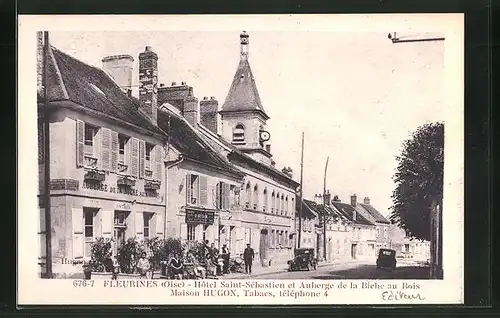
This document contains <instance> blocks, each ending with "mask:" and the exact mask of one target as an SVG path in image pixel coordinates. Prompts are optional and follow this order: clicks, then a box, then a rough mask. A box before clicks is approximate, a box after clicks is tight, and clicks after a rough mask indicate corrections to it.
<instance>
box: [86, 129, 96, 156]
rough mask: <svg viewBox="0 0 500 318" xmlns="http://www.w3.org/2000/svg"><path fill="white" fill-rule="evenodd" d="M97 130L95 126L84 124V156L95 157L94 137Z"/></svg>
mask: <svg viewBox="0 0 500 318" xmlns="http://www.w3.org/2000/svg"><path fill="white" fill-rule="evenodd" d="M98 130H99V129H98V128H97V127H95V126H92V125H89V124H85V140H84V148H83V150H84V154H85V155H86V156H89V157H95V156H96V137H97V131H98Z"/></svg>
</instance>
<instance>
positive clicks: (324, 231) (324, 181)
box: [323, 156, 330, 261]
mask: <svg viewBox="0 0 500 318" xmlns="http://www.w3.org/2000/svg"><path fill="white" fill-rule="evenodd" d="M328 159H330V157H329V156H328V157H326V164H325V176H324V178H323V204H324V205H325V209H324V210H323V258H324V259H325V261H326V206H327V205H328V203H329V202H327V196H326V171H327V169H328Z"/></svg>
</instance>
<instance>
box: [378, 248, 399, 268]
mask: <svg viewBox="0 0 500 318" xmlns="http://www.w3.org/2000/svg"><path fill="white" fill-rule="evenodd" d="M377 268H387V269H390V270H392V271H393V270H395V269H396V251H395V250H391V249H388V248H381V249H380V250H379V251H378V257H377Z"/></svg>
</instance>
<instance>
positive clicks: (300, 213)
mask: <svg viewBox="0 0 500 318" xmlns="http://www.w3.org/2000/svg"><path fill="white" fill-rule="evenodd" d="M303 181H304V132H302V150H301V155H300V192H299V233H298V234H297V240H298V242H297V248H300V241H301V240H302V196H303V194H304V184H303Z"/></svg>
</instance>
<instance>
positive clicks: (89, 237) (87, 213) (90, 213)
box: [83, 207, 98, 257]
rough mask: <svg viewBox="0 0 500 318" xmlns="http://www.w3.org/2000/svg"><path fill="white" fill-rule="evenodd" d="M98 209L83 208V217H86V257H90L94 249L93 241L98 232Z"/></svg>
mask: <svg viewBox="0 0 500 318" xmlns="http://www.w3.org/2000/svg"><path fill="white" fill-rule="evenodd" d="M97 211H98V210H97V209H93V208H85V207H84V208H83V219H84V223H83V224H84V226H85V229H84V235H85V245H84V253H85V254H84V255H85V257H90V254H91V250H92V243H94V239H95V234H96V224H95V221H96V215H97Z"/></svg>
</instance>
